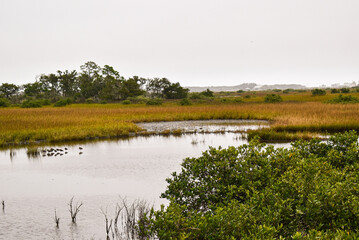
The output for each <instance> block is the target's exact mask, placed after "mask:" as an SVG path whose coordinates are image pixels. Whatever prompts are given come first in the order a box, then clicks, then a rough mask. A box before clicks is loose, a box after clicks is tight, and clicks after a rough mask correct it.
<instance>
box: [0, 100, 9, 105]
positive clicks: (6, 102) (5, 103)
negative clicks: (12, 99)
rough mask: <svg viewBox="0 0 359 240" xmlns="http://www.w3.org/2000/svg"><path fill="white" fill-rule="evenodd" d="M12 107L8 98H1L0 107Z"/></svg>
mask: <svg viewBox="0 0 359 240" xmlns="http://www.w3.org/2000/svg"><path fill="white" fill-rule="evenodd" d="M8 106H10V103H9V101H8V100H7V99H6V98H0V107H8Z"/></svg>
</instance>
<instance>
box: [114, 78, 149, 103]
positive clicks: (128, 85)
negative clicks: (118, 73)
mask: <svg viewBox="0 0 359 240" xmlns="http://www.w3.org/2000/svg"><path fill="white" fill-rule="evenodd" d="M145 83H146V79H144V78H140V77H138V76H133V77H132V78H129V79H128V80H126V81H123V82H122V84H121V87H120V90H119V93H120V96H121V99H126V98H128V97H137V96H140V95H143V94H145V93H146V91H145V90H143V89H142V86H143V85H144V84H145Z"/></svg>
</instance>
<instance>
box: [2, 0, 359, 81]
mask: <svg viewBox="0 0 359 240" xmlns="http://www.w3.org/2000/svg"><path fill="white" fill-rule="evenodd" d="M358 9H359V1H356V0H347V1H339V0H293V1H286V0H224V1H215V0H207V1H200V0H191V1H190V0H182V1H166V0H152V1H145V0H121V1H116V0H103V1H99V0H86V1H85V0H75V1H69V0H62V1H60V0H52V1H46V0H32V1H28V0H2V1H1V2H0V32H1V38H0V84H1V83H4V82H8V83H15V84H24V83H29V82H34V81H35V80H36V76H39V75H40V74H49V73H54V72H56V71H57V70H66V69H67V70H74V69H76V70H79V68H80V65H82V64H84V63H85V62H87V61H94V62H96V63H97V64H99V65H100V66H103V65H105V64H107V65H110V66H113V67H114V68H115V69H116V70H117V71H119V72H120V74H121V75H122V76H125V77H130V76H133V75H138V76H142V77H148V78H152V77H166V78H168V79H169V80H170V81H171V82H180V83H181V85H183V86H232V85H239V84H242V83H257V84H260V85H265V84H302V85H305V86H308V87H314V86H319V85H323V84H325V85H327V86H330V85H331V84H334V83H340V84H343V83H347V82H353V81H355V82H356V83H358V82H359V68H358V66H359V45H358V42H359V14H357V10H358Z"/></svg>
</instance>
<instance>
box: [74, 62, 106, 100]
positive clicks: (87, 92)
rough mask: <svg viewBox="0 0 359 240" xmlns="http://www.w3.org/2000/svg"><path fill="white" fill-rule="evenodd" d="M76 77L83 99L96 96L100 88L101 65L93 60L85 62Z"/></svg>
mask: <svg viewBox="0 0 359 240" xmlns="http://www.w3.org/2000/svg"><path fill="white" fill-rule="evenodd" d="M80 68H81V71H82V72H81V73H80V76H79V77H78V81H79V88H80V93H81V96H82V97H83V98H84V99H87V98H96V97H98V94H99V92H100V91H101V89H102V76H101V67H100V66H98V65H97V64H96V63H94V62H87V63H85V64H84V65H82V66H81V67H80Z"/></svg>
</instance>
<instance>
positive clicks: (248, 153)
mask: <svg viewBox="0 0 359 240" xmlns="http://www.w3.org/2000/svg"><path fill="white" fill-rule="evenodd" d="M357 139H358V137H357V134H356V132H353V131H352V132H347V133H343V134H336V135H335V136H333V137H331V138H330V139H329V140H328V141H327V142H321V141H320V140H311V141H297V142H295V143H293V144H292V147H291V148H289V149H284V148H274V147H273V146H266V145H265V144H261V143H259V142H258V141H257V140H255V139H254V140H253V141H251V142H250V143H249V144H247V145H242V146H240V147H229V148H227V149H222V148H218V149H215V148H210V149H209V150H208V151H206V152H204V153H203V154H202V156H200V157H198V158H186V159H185V160H184V161H183V163H182V170H181V172H179V173H177V172H175V173H173V174H172V176H171V177H170V178H168V179H167V182H168V186H167V190H166V191H165V192H164V193H163V194H162V197H163V198H166V199H168V200H169V201H170V204H169V206H168V207H166V208H165V207H163V206H162V208H161V209H160V210H158V211H154V210H152V211H151V213H150V214H149V215H148V217H147V218H146V221H144V222H143V224H144V226H147V229H150V230H149V231H150V232H151V233H153V234H154V235H156V236H157V237H158V238H159V239H177V238H183V239H357V238H359V233H358V226H359V210H358V209H359V197H358V196H359V186H358V182H359V174H358V172H359V146H358V141H357Z"/></svg>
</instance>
